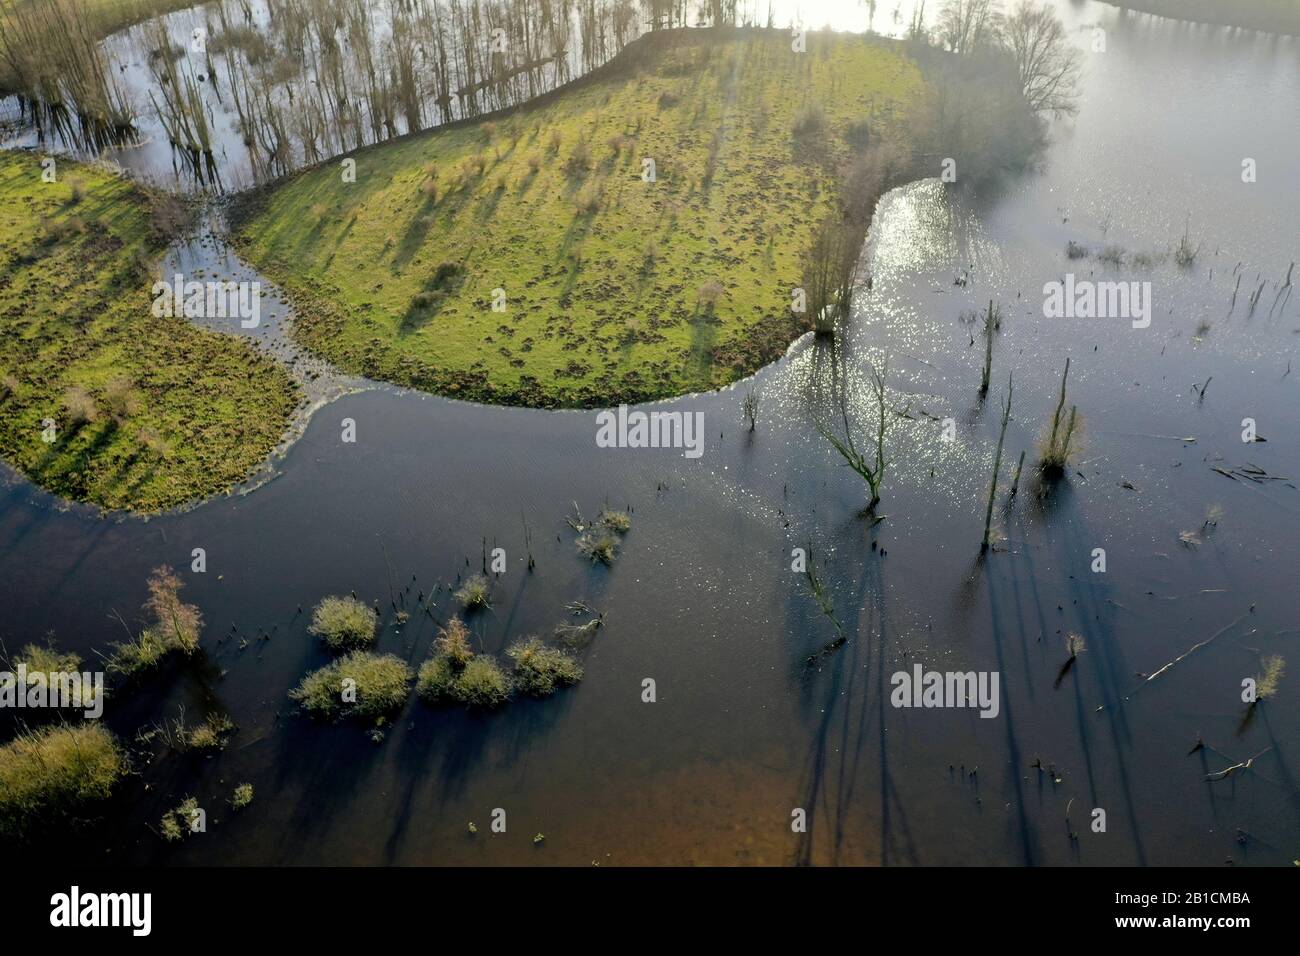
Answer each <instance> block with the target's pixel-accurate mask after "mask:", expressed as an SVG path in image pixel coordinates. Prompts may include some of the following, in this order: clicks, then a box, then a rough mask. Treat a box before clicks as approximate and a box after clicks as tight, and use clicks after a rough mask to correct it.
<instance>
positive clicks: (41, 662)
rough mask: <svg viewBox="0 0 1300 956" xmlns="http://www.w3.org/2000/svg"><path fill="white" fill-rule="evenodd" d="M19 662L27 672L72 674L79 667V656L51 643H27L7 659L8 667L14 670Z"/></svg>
mask: <svg viewBox="0 0 1300 956" xmlns="http://www.w3.org/2000/svg"><path fill="white" fill-rule="evenodd" d="M19 664H22V665H24V666H25V667H26V668H27V672H28V673H29V674H31V673H39V674H72V673H75V672H77V671H79V670H80V669H81V658H80V657H78V656H77V655H76V654H73V653H72V652H70V651H69V652H63V651H59V650H58V649H57V648H55V647H54V646H53V645H49V644H45V645H42V644H28V645H27V646H26V647H24V648H23V649H22V650H21V651H19V652H18V653H17V654H16V655H14V658H13V659H12V660H11V661H9V668H10V669H11V670H16V669H17V667H18V665H19Z"/></svg>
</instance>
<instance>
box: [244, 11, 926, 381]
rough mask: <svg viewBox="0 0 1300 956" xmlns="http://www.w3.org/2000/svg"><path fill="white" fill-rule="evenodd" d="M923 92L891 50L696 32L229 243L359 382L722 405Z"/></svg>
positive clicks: (420, 142) (248, 224)
mask: <svg viewBox="0 0 1300 956" xmlns="http://www.w3.org/2000/svg"><path fill="white" fill-rule="evenodd" d="M626 56H627V54H625V57H626ZM921 90H922V79H921V76H920V73H919V71H918V69H917V68H916V67H915V65H914V64H913V63H912V62H911V61H910V60H908V59H907V58H906V56H905V55H904V54H903V53H902V50H901V47H899V46H898V45H895V44H893V43H891V42H890V41H885V40H879V39H875V40H873V39H867V38H863V37H851V36H837V35H833V34H813V35H811V36H810V37H809V43H808V51H807V52H806V53H802V54H796V53H793V52H792V51H791V50H790V40H789V36H788V35H787V34H785V33H780V32H773V33H765V32H761V31H756V32H753V33H750V34H748V35H746V36H742V37H740V38H735V39H729V40H725V41H719V40H717V39H716V38H713V39H711V38H709V36H708V34H706V33H700V32H692V34H691V35H690V36H689V37H688V38H683V39H678V40H676V41H675V45H673V46H671V47H667V48H662V49H652V50H648V51H645V55H644V57H643V58H642V59H641V61H640V62H639V63H637V64H635V65H632V66H625V65H624V64H622V63H620V64H617V65H616V68H615V70H613V71H610V72H609V73H606V74H604V75H602V76H601V77H599V78H597V79H595V80H594V81H592V82H588V83H583V84H579V85H578V86H577V87H576V88H571V89H569V90H566V91H564V92H562V93H560V94H558V95H556V96H554V97H551V98H549V99H548V100H546V101H544V102H542V103H539V104H535V105H533V106H532V107H526V108H524V109H521V110H519V111H517V112H515V113H513V114H511V115H509V116H508V117H505V118H500V119H497V120H496V121H495V122H479V123H474V124H469V125H462V126H459V127H454V128H450V129H446V130H440V131H432V132H430V133H426V134H422V135H418V136H413V137H409V138H406V139H404V140H399V141H395V142H391V143H388V144H385V145H382V146H378V147H373V148H370V149H366V150H362V151H361V152H359V153H357V154H355V160H356V181H355V182H354V183H349V182H345V181H344V179H343V176H342V175H341V167H340V163H339V161H337V160H336V161H332V162H329V163H327V164H325V165H323V166H321V167H318V168H316V169H314V170H311V171H308V172H304V173H302V174H300V175H297V176H295V177H292V178H290V179H289V180H287V181H285V182H283V183H282V184H279V185H278V186H276V187H275V188H272V189H270V190H268V191H266V192H264V193H263V194H261V195H258V196H256V197H255V198H253V199H251V200H248V201H247V202H246V203H245V204H244V205H243V206H242V207H241V208H240V209H239V210H238V214H237V219H238V241H239V243H240V246H241V249H242V251H243V253H244V254H245V255H246V256H248V257H249V258H250V259H251V260H252V261H253V262H254V263H256V264H257V265H258V266H259V268H261V269H262V270H263V271H265V272H266V273H267V274H268V275H270V276H271V277H272V278H274V279H275V280H277V281H278V282H280V283H281V284H282V285H283V286H284V287H285V288H286V290H287V291H288V292H289V294H290V295H291V297H292V298H293V300H294V304H295V306H296V308H297V309H298V313H299V314H298V320H297V330H296V334H297V336H298V338H299V339H300V340H301V341H302V342H303V343H304V344H305V345H307V346H308V347H309V348H311V349H313V350H315V351H316V352H318V353H320V354H322V355H324V356H325V357H327V358H329V359H330V360H332V361H333V362H334V363H336V364H337V365H339V366H341V367H343V368H344V369H347V370H349V371H352V372H359V373H363V374H366V375H369V376H372V377H376V378H381V379H386V380H388V381H393V382H398V383H401V384H405V385H412V386H415V387H418V388H421V389H425V390H427V391H431V392H437V393H441V394H446V395H452V396H458V397H462V398H468V399H474V400H479V401H487V402H496V403H505V404H526V405H539V406H592V405H601V404H613V403H615V402H618V401H632V400H645V399H650V398H657V397H662V396H668V395H676V394H681V393H684V392H689V391H694V390H702V389H710V388H716V387H719V386H722V385H725V384H727V383H728V382H731V381H734V380H735V379H737V378H739V377H741V376H743V375H745V374H748V373H750V372H752V371H754V370H755V369H756V368H758V367H759V366H761V365H763V364H764V363H766V362H769V361H771V360H773V359H774V358H776V357H778V356H779V355H780V354H781V353H782V352H783V351H784V349H785V347H786V346H787V345H788V344H789V342H790V341H791V340H792V339H793V338H795V337H796V336H797V335H798V334H799V333H801V332H802V331H803V330H804V329H806V328H808V327H809V317H808V316H800V315H793V314H792V313H791V309H790V304H791V291H792V289H793V288H794V287H796V286H798V285H800V284H801V283H800V276H801V275H802V267H803V258H804V252H805V250H806V249H807V248H808V247H809V245H810V243H811V238H812V236H813V233H814V229H815V227H816V226H817V224H818V222H819V221H820V220H821V219H822V217H823V215H824V214H825V212H826V210H827V209H828V208H829V207H830V204H831V203H833V202H835V201H836V199H837V197H836V195H835V190H836V188H837V185H836V184H837V183H838V181H839V175H838V170H839V167H840V165H841V164H842V163H843V162H845V161H846V160H847V159H848V158H849V156H850V154H851V152H852V147H851V146H850V143H849V140H850V139H853V138H855V137H856V138H860V137H861V135H862V126H861V125H858V124H861V123H863V121H866V122H867V124H868V126H869V128H870V131H871V134H872V135H876V134H877V133H879V131H880V130H882V129H885V128H890V129H892V130H893V131H894V134H895V135H904V136H905V135H906V126H905V123H904V117H905V115H906V110H907V107H908V106H909V104H911V103H913V102H915V100H916V99H917V97H918V95H919V93H920V92H921ZM796 126H800V128H801V129H803V132H801V133H800V134H798V135H796V132H795V130H796ZM645 159H653V160H654V162H655V167H656V168H655V173H656V181H655V182H653V183H651V182H646V181H644V180H643V176H642V173H643V169H644V167H643V161H644V160H645ZM496 290H501V291H500V292H497V291H496ZM494 296H495V298H496V299H497V300H498V304H499V303H500V302H502V301H503V302H504V310H503V311H497V310H494V308H493V302H494Z"/></svg>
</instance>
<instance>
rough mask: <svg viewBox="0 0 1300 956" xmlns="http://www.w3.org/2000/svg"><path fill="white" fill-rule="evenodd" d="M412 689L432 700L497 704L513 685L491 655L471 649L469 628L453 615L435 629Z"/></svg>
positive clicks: (508, 694)
mask: <svg viewBox="0 0 1300 956" xmlns="http://www.w3.org/2000/svg"><path fill="white" fill-rule="evenodd" d="M415 689H416V692H417V693H419V695H420V696H421V697H423V698H424V699H425V700H427V701H430V702H432V703H438V702H441V701H455V702H457V703H460V704H465V705H466V706H469V707H497V706H499V705H501V704H503V703H505V702H506V701H507V700H509V699H510V693H511V691H512V690H513V687H512V686H511V682H510V678H509V676H508V675H507V674H506V673H505V672H504V671H503V670H502V669H501V665H499V664H498V663H497V662H496V659H495V658H492V657H490V656H487V655H477V654H475V653H474V650H473V648H472V647H470V643H469V629H468V628H467V627H466V626H465V624H464V622H463V621H461V620H460V618H455V617H454V618H452V619H451V620H450V621H448V622H447V626H446V627H445V628H443V629H442V630H441V631H440V632H439V634H438V639H437V641H436V642H435V643H434V651H433V656H432V657H430V658H429V659H428V660H427V661H425V662H424V664H422V665H421V666H420V673H419V677H418V679H417V680H416V684H415Z"/></svg>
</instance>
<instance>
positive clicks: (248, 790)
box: [230, 783, 253, 810]
mask: <svg viewBox="0 0 1300 956" xmlns="http://www.w3.org/2000/svg"><path fill="white" fill-rule="evenodd" d="M252 802H253V785H252V784H251V783H241V784H240V785H239V786H237V787H235V792H234V793H233V794H232V795H231V797H230V808H231V809H232V810H242V809H244V807H246V806H248V805H249V804H250V803H252Z"/></svg>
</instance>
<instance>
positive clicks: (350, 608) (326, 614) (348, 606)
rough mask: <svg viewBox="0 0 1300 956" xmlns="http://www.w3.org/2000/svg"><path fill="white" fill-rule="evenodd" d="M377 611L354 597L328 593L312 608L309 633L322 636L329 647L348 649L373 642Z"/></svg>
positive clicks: (336, 649)
mask: <svg viewBox="0 0 1300 956" xmlns="http://www.w3.org/2000/svg"><path fill="white" fill-rule="evenodd" d="M377 624H378V615H376V614H375V611H374V608H371V607H367V606H366V605H365V604H362V603H361V602H360V601H358V600H357V599H356V598H354V597H340V596H330V597H327V598H325V599H324V600H322V601H321V602H320V603H319V604H317V605H316V609H315V610H314V611H312V615H311V626H310V627H309V628H307V630H308V632H309V633H312V634H315V635H316V636H317V637H319V638H321V639H322V640H323V641H324V642H325V645H326V646H327V647H328V648H329V649H330V650H332V651H348V650H354V649H356V648H358V647H365V646H366V645H369V644H373V643H374V640H375V627H376V625H377Z"/></svg>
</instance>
